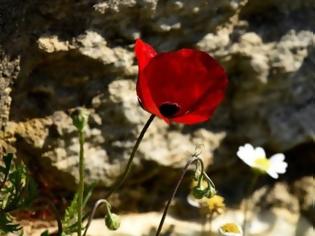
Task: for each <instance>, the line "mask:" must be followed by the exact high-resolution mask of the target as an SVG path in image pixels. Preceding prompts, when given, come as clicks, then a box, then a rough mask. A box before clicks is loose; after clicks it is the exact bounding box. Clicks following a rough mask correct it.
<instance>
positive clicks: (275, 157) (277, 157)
mask: <svg viewBox="0 0 315 236" xmlns="http://www.w3.org/2000/svg"><path fill="white" fill-rule="evenodd" d="M284 159H285V156H284V154H283V153H277V154H274V155H272V156H271V157H270V161H271V162H274V161H279V162H283V161H284Z"/></svg>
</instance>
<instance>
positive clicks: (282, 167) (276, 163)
mask: <svg viewBox="0 0 315 236" xmlns="http://www.w3.org/2000/svg"><path fill="white" fill-rule="evenodd" d="M284 159H285V156H284V154H282V153H277V154H275V155H273V156H271V158H270V165H271V166H272V168H274V170H275V171H276V172H277V173H280V174H284V173H285V172H286V169H287V167H288V164H287V163H286V162H285V161H284Z"/></svg>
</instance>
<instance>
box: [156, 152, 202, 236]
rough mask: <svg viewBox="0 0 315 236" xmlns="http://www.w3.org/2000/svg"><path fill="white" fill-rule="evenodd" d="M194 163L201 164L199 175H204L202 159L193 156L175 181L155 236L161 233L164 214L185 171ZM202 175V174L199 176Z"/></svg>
mask: <svg viewBox="0 0 315 236" xmlns="http://www.w3.org/2000/svg"><path fill="white" fill-rule="evenodd" d="M196 161H199V163H200V164H201V169H202V170H201V173H204V169H203V167H204V166H203V161H202V159H200V158H199V157H197V156H195V155H193V157H192V158H191V159H190V160H189V161H188V162H187V164H186V165H185V167H184V169H183V170H182V174H181V176H180V178H179V180H178V181H177V184H176V187H175V189H174V191H173V193H172V195H171V197H170V198H169V199H168V201H167V203H166V206H165V208H164V211H163V215H162V218H161V221H160V224H159V227H158V229H157V231H156V234H155V236H159V235H160V233H161V231H162V227H163V224H164V221H165V218H166V214H167V211H168V208H169V206H170V204H171V202H172V200H173V199H174V197H175V195H176V193H177V191H178V189H179V186H180V185H181V183H182V182H183V180H184V176H185V175H186V173H187V171H188V168H189V166H190V165H191V164H193V163H194V162H196ZM201 175H202V174H201Z"/></svg>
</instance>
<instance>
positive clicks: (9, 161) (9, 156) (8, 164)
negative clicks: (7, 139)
mask: <svg viewBox="0 0 315 236" xmlns="http://www.w3.org/2000/svg"><path fill="white" fill-rule="evenodd" d="M12 160H13V154H12V153H8V154H6V155H5V156H4V157H3V161H4V164H5V168H6V169H7V170H10V168H11V164H12Z"/></svg>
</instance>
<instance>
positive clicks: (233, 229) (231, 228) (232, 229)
mask: <svg viewBox="0 0 315 236" xmlns="http://www.w3.org/2000/svg"><path fill="white" fill-rule="evenodd" d="M221 229H222V230H223V231H224V232H225V233H240V230H239V228H238V227H237V225H236V224H234V223H227V224H225V225H223V226H221Z"/></svg>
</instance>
